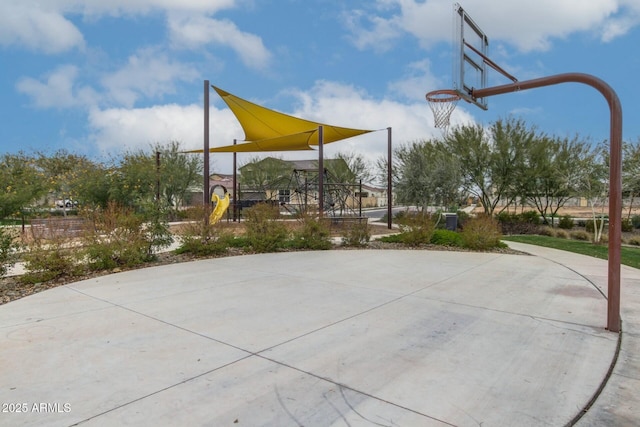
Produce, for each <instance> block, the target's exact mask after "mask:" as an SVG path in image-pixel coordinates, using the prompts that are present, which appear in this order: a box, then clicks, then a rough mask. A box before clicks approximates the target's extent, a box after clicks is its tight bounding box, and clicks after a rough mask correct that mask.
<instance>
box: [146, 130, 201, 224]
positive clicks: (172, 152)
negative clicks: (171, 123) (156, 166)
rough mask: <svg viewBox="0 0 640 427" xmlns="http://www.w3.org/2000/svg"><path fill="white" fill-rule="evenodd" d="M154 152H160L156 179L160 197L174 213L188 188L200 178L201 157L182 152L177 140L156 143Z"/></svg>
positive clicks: (180, 204)
mask: <svg viewBox="0 0 640 427" xmlns="http://www.w3.org/2000/svg"><path fill="white" fill-rule="evenodd" d="M154 152H155V153H160V170H159V176H156V180H158V179H159V183H160V193H161V197H163V198H164V200H165V203H166V205H167V206H170V207H172V208H173V210H174V214H175V213H176V212H177V210H178V209H179V208H180V207H181V206H183V205H184V199H185V196H186V194H187V192H188V191H189V189H190V188H191V187H192V186H194V185H197V184H198V183H199V182H200V181H201V179H202V171H203V160H202V157H195V156H188V155H187V154H184V153H182V152H181V144H180V142H177V141H171V142H170V143H169V144H167V145H164V146H163V145H160V144H156V145H155V146H154ZM156 172H158V171H156ZM156 185H157V183H156Z"/></svg>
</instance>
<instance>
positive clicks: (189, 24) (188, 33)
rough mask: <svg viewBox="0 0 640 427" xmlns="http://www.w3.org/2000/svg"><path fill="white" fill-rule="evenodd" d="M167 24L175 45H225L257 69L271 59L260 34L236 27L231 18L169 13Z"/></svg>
mask: <svg viewBox="0 0 640 427" xmlns="http://www.w3.org/2000/svg"><path fill="white" fill-rule="evenodd" d="M168 25H169V31H170V34H171V39H172V42H173V44H174V45H175V46H177V47H187V48H190V49H197V48H200V47H202V46H206V45H208V44H218V45H222V46H229V47H230V48H232V49H233V50H234V51H235V52H236V54H237V55H238V56H240V59H241V60H242V62H243V63H244V64H245V65H246V66H248V67H251V68H257V69H262V68H266V67H267V66H268V65H269V62H270V60H271V53H270V52H269V50H268V49H267V48H266V47H265V46H264V44H263V43H262V39H261V38H260V37H258V36H256V35H254V34H250V33H245V32H243V31H240V30H239V29H238V27H236V25H235V24H234V23H233V22H231V21H227V20H218V19H212V18H209V17H206V16H202V15H183V14H170V15H169V19H168Z"/></svg>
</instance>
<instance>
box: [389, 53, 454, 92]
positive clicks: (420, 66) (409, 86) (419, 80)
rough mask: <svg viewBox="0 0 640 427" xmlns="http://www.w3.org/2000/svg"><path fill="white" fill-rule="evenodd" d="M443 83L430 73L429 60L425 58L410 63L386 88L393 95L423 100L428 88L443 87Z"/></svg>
mask: <svg viewBox="0 0 640 427" xmlns="http://www.w3.org/2000/svg"><path fill="white" fill-rule="evenodd" d="M445 85H448V83H443V82H442V81H440V79H438V78H437V77H435V76H434V75H433V74H432V73H431V62H430V61H429V60H427V59H425V60H422V61H418V62H414V63H411V64H409V65H408V66H407V72H406V73H405V75H403V76H402V78H401V79H399V80H396V81H393V82H391V83H389V85H388V89H389V92H390V93H391V94H393V96H401V97H404V98H406V99H411V100H421V101H424V100H425V97H424V96H425V94H426V92H427V91H428V90H432V89H435V88H444V86H445Z"/></svg>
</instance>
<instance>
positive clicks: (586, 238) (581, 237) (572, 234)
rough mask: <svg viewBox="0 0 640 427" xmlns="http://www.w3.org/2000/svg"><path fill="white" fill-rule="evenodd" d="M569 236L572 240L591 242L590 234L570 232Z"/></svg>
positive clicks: (579, 231)
mask: <svg viewBox="0 0 640 427" xmlns="http://www.w3.org/2000/svg"><path fill="white" fill-rule="evenodd" d="M569 236H570V237H571V238H572V239H573V240H583V241H589V240H591V234H589V233H587V232H586V231H582V230H576V231H572V232H570V233H569Z"/></svg>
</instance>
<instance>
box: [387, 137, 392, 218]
mask: <svg viewBox="0 0 640 427" xmlns="http://www.w3.org/2000/svg"><path fill="white" fill-rule="evenodd" d="M391 156H392V153H391V128H390V127H389V128H387V228H388V229H389V230H391V218H392V217H393V206H392V204H393V193H392V191H393V188H392V186H393V181H392V179H391V172H392V170H393V168H392V163H393V162H392V160H391Z"/></svg>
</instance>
